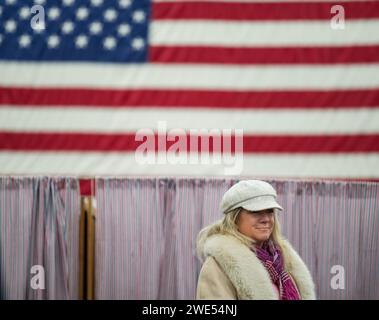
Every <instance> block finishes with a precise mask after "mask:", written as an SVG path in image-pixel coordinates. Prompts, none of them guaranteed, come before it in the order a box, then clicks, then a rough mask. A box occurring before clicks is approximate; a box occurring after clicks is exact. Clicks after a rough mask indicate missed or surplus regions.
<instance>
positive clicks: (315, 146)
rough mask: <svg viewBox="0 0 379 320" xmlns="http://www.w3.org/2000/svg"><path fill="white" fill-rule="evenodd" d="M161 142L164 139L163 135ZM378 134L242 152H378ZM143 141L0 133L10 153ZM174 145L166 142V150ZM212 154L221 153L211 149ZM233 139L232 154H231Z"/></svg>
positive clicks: (272, 140)
mask: <svg viewBox="0 0 379 320" xmlns="http://www.w3.org/2000/svg"><path fill="white" fill-rule="evenodd" d="M186 139H187V149H186V150H187V151H199V152H200V150H201V149H200V147H201V144H200V142H199V148H198V149H197V150H196V149H193V148H191V147H190V137H189V136H186ZM163 140H165V138H164V136H163ZM378 141H379V134H370V135H322V136H315V135H313V136H312V135H296V136H294V135H280V136H279V135H277V136H273V135H270V136H264V135H256V136H244V138H243V151H244V152H246V153H249V152H258V153H259V152H261V153H266V152H267V153H269V152H275V153H296V152H301V153H339V152H378V151H379V143H378ZM142 143H143V142H141V141H135V135H134V134H108V135H107V134H82V133H15V132H1V133H0V149H1V150H12V151H81V152H90V151H98V152H112V151H114V152H126V151H134V150H136V148H137V147H138V146H140V145H141V144H142ZM173 143H174V142H167V143H166V150H168V149H169V148H170V146H172V144H173ZM154 145H155V151H157V150H165V149H164V148H160V147H159V145H158V136H155V143H154ZM209 148H210V149H209V150H210V151H211V152H216V151H222V150H221V149H220V148H218V147H216V146H215V148H213V143H212V140H211V141H210V147H209ZM234 150H235V149H234V139H232V151H234Z"/></svg>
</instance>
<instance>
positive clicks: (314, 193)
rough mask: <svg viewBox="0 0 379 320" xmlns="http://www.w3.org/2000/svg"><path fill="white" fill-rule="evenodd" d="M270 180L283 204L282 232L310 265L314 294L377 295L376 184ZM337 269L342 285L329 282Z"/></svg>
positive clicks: (378, 212) (378, 202) (378, 188)
mask: <svg viewBox="0 0 379 320" xmlns="http://www.w3.org/2000/svg"><path fill="white" fill-rule="evenodd" d="M270 182H271V183H272V184H273V185H274V187H275V188H276V190H277V191H278V198H279V201H280V203H282V204H283V207H284V209H285V211H284V212H283V214H280V215H279V220H280V221H281V224H282V226H283V228H282V229H283V233H284V235H285V236H286V237H287V238H288V239H289V240H290V241H291V243H292V244H293V245H294V247H295V248H296V249H297V250H298V252H299V253H300V255H301V256H302V258H303V259H304V260H305V262H306V264H307V265H308V266H309V268H310V269H311V272H312V275H313V277H314V280H315V283H316V287H317V294H318V297H319V298H320V299H338V300H340V299H379V273H378V270H379V232H378V228H379V184H377V183H367V182H364V183H363V182H362V183H358V182H318V181H270ZM336 270H339V271H343V273H344V274H343V275H344V279H345V281H344V289H336V288H335V287H334V288H333V285H332V282H333V281H334V280H335V279H336V278H335V277H337V276H341V275H342V273H341V272H339V271H338V272H337V271H336ZM333 279H334V280H333Z"/></svg>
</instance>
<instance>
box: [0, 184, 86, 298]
mask: <svg viewBox="0 0 379 320" xmlns="http://www.w3.org/2000/svg"><path fill="white" fill-rule="evenodd" d="M79 215H80V193H79V183H78V180H77V179H74V178H48V177H0V298H1V299H12V300H16V299H77V298H78V271H79V268H78V257H79V251H78V250H79V233H78V232H79ZM33 266H42V267H43V270H44V276H45V277H44V286H45V289H39V288H38V287H37V288H36V287H35V286H34V288H33V286H32V281H33V278H34V277H36V276H41V275H42V273H40V270H41V269H38V272H37V271H35V270H34V269H32V268H33ZM39 284H41V282H39Z"/></svg>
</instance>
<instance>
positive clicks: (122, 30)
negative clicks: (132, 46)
mask: <svg viewBox="0 0 379 320" xmlns="http://www.w3.org/2000/svg"><path fill="white" fill-rule="evenodd" d="M117 32H118V34H119V35H120V36H127V35H128V34H129V33H130V26H129V25H128V24H127V23H123V24H120V25H119V26H118V28H117Z"/></svg>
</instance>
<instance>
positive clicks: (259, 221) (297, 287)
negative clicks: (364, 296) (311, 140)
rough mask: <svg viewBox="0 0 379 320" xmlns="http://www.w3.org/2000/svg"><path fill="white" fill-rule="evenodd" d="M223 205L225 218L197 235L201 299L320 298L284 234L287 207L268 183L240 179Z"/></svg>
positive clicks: (302, 263)
mask: <svg viewBox="0 0 379 320" xmlns="http://www.w3.org/2000/svg"><path fill="white" fill-rule="evenodd" d="M221 208H222V211H223V212H224V214H225V216H224V218H223V219H222V220H220V221H218V222H216V223H215V224H213V225H210V226H208V227H206V228H205V229H203V230H202V231H201V232H200V233H199V236H198V241H197V250H198V255H199V258H200V260H201V261H204V260H205V261H204V263H203V266H202V268H201V271H200V275H199V281H198V286H197V299H256V300H263V299H279V300H300V299H315V289H314V283H313V281H312V277H311V274H310V272H309V270H308V268H307V267H306V266H305V264H304V262H303V261H302V260H301V258H300V256H299V255H298V254H297V253H296V251H295V250H294V249H293V248H292V246H291V245H290V244H289V242H288V241H287V240H285V239H284V238H283V237H282V235H281V233H280V227H279V223H278V220H277V218H276V215H275V211H276V210H283V208H282V207H281V206H280V205H279V204H278V203H277V201H276V191H275V189H274V188H273V187H272V186H271V185H270V184H269V183H267V182H264V181H260V180H247V181H240V182H239V183H237V184H235V185H234V186H232V187H231V188H230V189H229V190H228V191H227V192H226V193H225V194H224V197H223V199H222V201H221Z"/></svg>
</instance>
